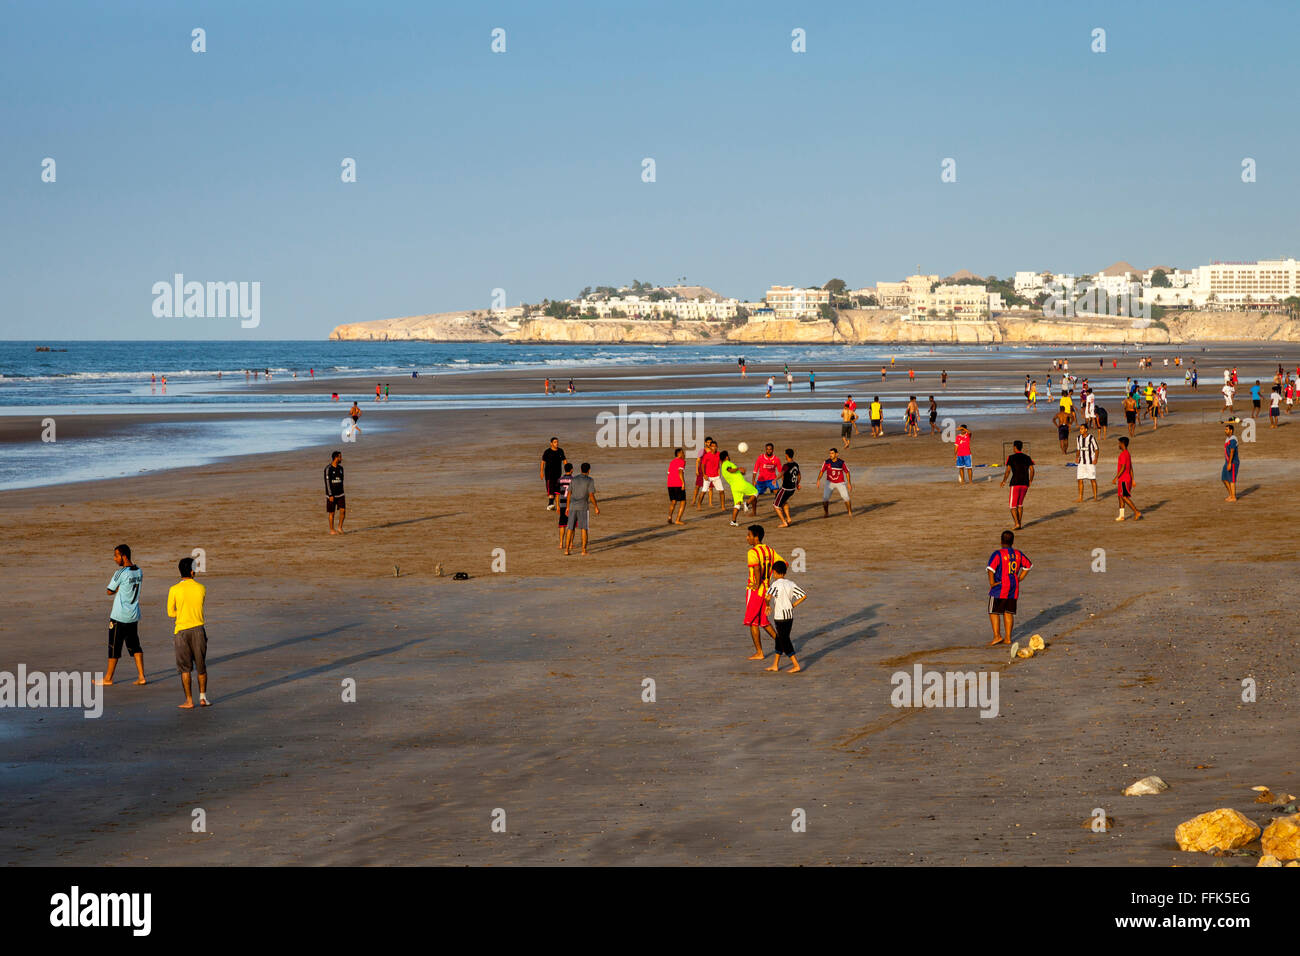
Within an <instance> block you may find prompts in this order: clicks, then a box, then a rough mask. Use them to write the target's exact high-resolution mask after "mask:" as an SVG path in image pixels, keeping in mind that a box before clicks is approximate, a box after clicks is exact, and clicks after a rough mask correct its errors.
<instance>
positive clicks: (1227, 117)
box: [0, 0, 1300, 340]
mask: <svg viewBox="0 0 1300 956" xmlns="http://www.w3.org/2000/svg"><path fill="white" fill-rule="evenodd" d="M194 27H202V28H204V29H205V30H206V31H207V52H206V53H203V54H197V53H193V52H191V49H190V44H191V38H190V31H191V30H192V29H193V28H194ZM496 27H501V28H503V29H504V30H505V31H506V52H505V53H503V54H494V53H492V52H491V49H490V44H491V31H492V30H493V29H494V28H496ZM1097 27H1100V28H1102V29H1104V30H1105V31H1106V46H1107V50H1106V52H1105V53H1093V52H1092V51H1091V43H1092V36H1091V35H1092V31H1093V29H1094V28H1097ZM795 28H801V29H803V30H804V31H806V36H807V52H806V53H801V54H796V53H794V52H792V51H791V31H792V30H793V29H795ZM1297 32H1300V5H1295V4H1284V3H1277V4H1268V3H1262V4H1261V3H1256V4H1251V5H1249V6H1247V7H1235V8H1234V7H1231V6H1224V5H1222V4H1204V3H1168V4H1165V3H1136V4H1134V3H1131V2H1130V3H1069V4H1065V3H1050V4H1043V3H1041V2H1039V3H998V4H989V5H975V4H969V3H964V4H963V3H951V4H949V3H928V4H909V3H895V4H889V5H865V4H861V3H844V4H840V3H823V4H817V3H783V4H775V3H754V2H749V3H674V2H655V3H650V4H611V3H608V2H603V3H591V4H578V3H557V4H543V3H538V2H530V3H517V4H516V3H497V4H493V3H484V4H477V3H476V4H456V5H452V4H445V5H444V4H433V3H409V4H406V3H401V4H381V3H376V4H374V7H373V8H372V7H371V6H370V5H368V4H365V3H338V2H330V0H322V2H314V3H309V4H308V3H302V4H299V3H270V2H262V3H245V2H223V3H196V4H186V5H184V6H183V7H182V6H181V5H179V4H174V3H170V4H169V3H131V2H123V3H114V4H95V5H91V4H77V3H59V4H54V3H35V2H29V3H6V4H5V5H4V6H3V8H0V82H2V86H0V89H3V91H4V92H3V96H0V130H3V140H2V143H3V145H2V147H0V223H3V230H2V232H0V289H2V290H3V298H0V339H2V338H20V339H49V340H53V339H80V338H108V339H114V338H143V339H173V338H177V339H183V338H195V339H225V338H239V337H243V336H248V337H254V338H266V339H289V338H323V337H325V336H326V335H328V334H329V331H330V330H331V329H332V328H333V327H334V326H335V325H337V324H339V323H343V322H357V321H365V320H369V319H378V318H386V317H391V316H398V315H411V314H419V313H424V312H435V311H446V310H452V309H466V308H486V307H487V306H488V305H489V304H490V301H491V296H492V290H493V289H495V288H503V289H505V290H506V297H507V302H508V303H509V304H511V305H514V304H517V303H518V302H520V301H529V302H536V301H539V300H540V299H542V298H543V297H544V296H549V297H566V296H571V295H574V294H576V293H577V292H578V291H579V290H580V289H581V288H582V287H583V286H585V285H596V284H614V285H617V284H620V283H623V282H630V281H631V280H632V279H634V278H637V279H642V280H649V281H654V282H658V283H670V282H672V281H673V280H675V279H676V278H677V277H679V276H686V277H687V279H688V281H689V282H692V283H702V284H706V285H709V286H711V287H713V288H714V289H717V290H718V291H719V292H722V293H724V294H727V295H735V296H738V297H741V298H751V297H758V296H760V295H761V294H762V292H763V291H764V290H765V289H766V288H767V287H768V286H769V285H770V284H773V283H787V284H789V283H793V284H801V285H802V284H817V285H820V284H822V283H824V282H825V281H826V280H827V279H829V278H831V277H833V276H838V277H841V278H844V279H845V280H847V281H848V282H849V283H850V285H851V286H853V287H858V286H861V285H867V284H872V283H874V282H876V281H877V280H881V279H898V278H902V277H903V276H904V275H906V274H908V273H911V272H912V271H914V269H915V267H916V266H917V265H918V264H919V265H921V266H922V268H923V269H924V270H925V271H928V272H937V273H940V274H948V273H951V272H954V271H956V270H957V269H960V268H967V269H970V270H972V271H974V272H976V273H979V274H981V275H983V274H987V273H989V272H994V273H996V274H998V275H1003V276H1005V275H1007V274H1009V273H1010V272H1012V271H1014V270H1016V269H1038V268H1050V269H1054V270H1059V271H1075V272H1088V271H1094V270H1096V269H1100V268H1102V267H1104V266H1107V265H1109V264H1110V263H1111V262H1113V261H1115V260H1117V259H1127V260H1128V261H1130V262H1132V263H1133V264H1134V265H1136V266H1138V267H1142V268H1145V267H1148V266H1151V265H1155V264H1167V265H1175V266H1182V267H1187V266H1191V265H1197V264H1201V263H1204V262H1208V261H1211V260H1212V259H1255V258H1265V257H1271V256H1277V255H1295V254H1297V252H1300V249H1297V245H1298V244H1300V243H1297V241H1296V229H1295V222H1296V213H1297V200H1298V199H1300V164H1298V163H1297V162H1296V160H1295V157H1296V156H1297V155H1300V149H1298V148H1297V147H1300V142H1297V140H1300V127H1298V125H1297V124H1296V123H1295V121H1294V120H1295V104H1294V95H1293V93H1292V91H1293V89H1294V86H1295V83H1294V78H1293V76H1292V75H1291V74H1292V65H1291V64H1292V61H1293V59H1294V37H1295V36H1296V35H1297ZM45 157H52V158H54V160H55V161H56V163H57V181H56V182H54V183H43V182H42V181H41V162H42V160H43V159H44V158H45ZM344 157H352V158H354V159H355V160H356V162H357V180H358V181H357V182H356V183H348V184H345V183H342V182H341V181H340V163H341V161H342V159H343V158H344ZM645 157H651V158H653V159H654V160H655V163H656V181H655V182H653V183H645V182H642V179H641V168H642V167H641V163H642V159H643V158H645ZM947 157H951V158H953V159H955V160H956V171H957V181H956V182H955V183H943V182H941V181H940V164H941V162H942V161H943V159H945V158H947ZM1245 157H1251V158H1253V159H1254V160H1255V161H1256V163H1257V181H1256V182H1254V183H1249V184H1247V183H1243V182H1242V181H1241V163H1242V160H1243V158H1245ZM177 272H181V273H183V274H184V275H185V277H186V278H187V279H189V280H198V281H208V280H213V281H258V282H260V283H261V285H262V306H261V308H262V319H261V325H260V326H259V327H258V328H256V329H249V330H244V329H241V328H240V327H239V323H238V321H237V320H230V319H215V318H201V319H200V318H191V319H178V318H155V317H154V316H153V314H152V312H151V306H152V304H153V296H152V293H151V287H152V285H153V283H155V282H158V281H170V279H171V277H172V275H173V274H174V273H177Z"/></svg>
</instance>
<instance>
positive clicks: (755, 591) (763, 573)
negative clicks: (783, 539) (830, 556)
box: [745, 524, 783, 661]
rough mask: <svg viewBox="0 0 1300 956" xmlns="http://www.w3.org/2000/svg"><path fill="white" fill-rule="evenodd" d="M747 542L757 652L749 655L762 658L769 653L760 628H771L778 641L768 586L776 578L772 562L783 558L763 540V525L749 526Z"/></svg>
mask: <svg viewBox="0 0 1300 956" xmlns="http://www.w3.org/2000/svg"><path fill="white" fill-rule="evenodd" d="M745 543H746V544H748V545H749V551H748V553H747V554H746V555H745V563H746V565H747V570H748V572H749V576H748V578H747V579H746V581H745V626H746V627H748V628H749V636H750V639H751V640H753V642H754V653H753V654H751V655H750V656H749V660H751V661H761V660H763V659H764V657H765V656H766V655H765V654H764V653H763V643H762V639H761V638H760V636H759V629H760V628H761V629H762V630H765V631H767V633H769V634H771V635H772V640H776V630H775V629H774V628H773V627H772V622H771V621H770V620H768V617H767V586H768V584H769V583H770V582H771V580H772V565H773V564H775V563H776V562H777V561H781V560H783V558H782V557H781V556H780V555H779V554H777V553H776V552H775V551H773V550H772V549H771V548H769V547H768V546H767V545H765V544H764V543H763V526H762V525H761V524H751V525H750V526H749V527H748V528H747V529H745Z"/></svg>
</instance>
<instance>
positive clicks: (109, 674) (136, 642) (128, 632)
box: [95, 544, 145, 687]
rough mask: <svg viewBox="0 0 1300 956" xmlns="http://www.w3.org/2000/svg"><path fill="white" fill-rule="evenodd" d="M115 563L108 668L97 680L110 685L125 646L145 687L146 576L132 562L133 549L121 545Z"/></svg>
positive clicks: (106, 685) (114, 551)
mask: <svg viewBox="0 0 1300 956" xmlns="http://www.w3.org/2000/svg"><path fill="white" fill-rule="evenodd" d="M113 563H115V564H116V565H117V568H118V569H117V571H115V572H114V573H113V576H112V577H111V578H110V579H109V581H108V591H107V593H108V595H109V596H110V597H111V598H113V610H112V611H111V612H110V613H109V615H108V667H107V668H106V669H105V671H104V676H103V677H102V678H99V679H97V680H96V681H95V683H96V684H98V685H100V686H101V687H108V686H111V685H112V683H113V675H114V674H115V673H116V672H117V662H118V661H119V660H121V657H122V647H123V645H125V646H126V652H127V653H128V654H130V655H131V656H132V657H133V658H135V670H136V674H137V677H136V681H135V682H136V683H137V684H143V683H144V682H145V677H144V652H143V650H142V649H141V647H140V629H139V622H140V587H141V585H142V583H143V582H144V574H143V572H141V570H140V569H139V568H138V567H137V566H136V565H135V563H134V562H133V561H132V560H131V548H130V547H129V546H128V545H125V544H119V545H118V546H117V547H116V548H114V549H113Z"/></svg>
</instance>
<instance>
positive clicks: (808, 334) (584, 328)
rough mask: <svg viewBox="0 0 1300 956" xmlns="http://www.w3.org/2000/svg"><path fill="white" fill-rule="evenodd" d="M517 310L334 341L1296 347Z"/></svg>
mask: <svg viewBox="0 0 1300 956" xmlns="http://www.w3.org/2000/svg"><path fill="white" fill-rule="evenodd" d="M519 312H520V310H518V309H512V310H507V311H506V312H505V313H488V312H442V313H437V314H434V315H413V316H407V317H405V318H400V319H380V320H379V321H376V322H354V323H351V324H348V325H340V326H339V327H338V328H336V329H335V330H334V331H333V332H332V333H330V338H331V339H340V340H351V341H372V342H384V341H403V340H411V341H425V342H496V341H501V340H503V339H504V340H506V341H511V342H579V343H581V342H590V343H597V344H605V343H608V344H615V343H619V342H628V343H645V344H656V345H659V344H670V343H692V342H723V341H728V342H739V343H753V344H764V343H768V344H776V343H783V342H791V343H808V344H837V345H855V344H858V343H866V342H879V343H930V344H935V345H943V344H952V345H989V344H1001V343H1025V344H1034V343H1043V344H1049V343H1050V344H1056V343H1079V344H1094V343H1096V344H1115V345H1118V344H1124V343H1128V344H1133V345H1163V344H1167V343H1184V342H1229V341H1236V342H1268V341H1277V342H1300V322H1298V321H1296V320H1293V319H1291V318H1289V317H1288V316H1286V315H1285V314H1282V313H1258V312H1249V313H1247V312H1178V313H1169V314H1168V315H1166V317H1165V319H1164V320H1163V324H1164V326H1165V328H1161V327H1160V326H1157V325H1154V324H1151V325H1147V326H1145V327H1140V328H1139V327H1135V325H1134V323H1133V321H1132V320H1128V319H1114V320H1108V319H1092V320H1086V319H1071V320H1064V319H1048V318H1042V317H1040V318H1038V319H1037V321H1035V320H1034V318H1033V317H1032V316H1030V315H1027V314H1016V315H1005V314H1004V315H997V316H994V317H992V318H988V319H982V320H974V321H952V322H950V321H944V320H939V319H935V320H927V321H924V322H907V321H903V320H901V319H900V317H899V314H898V313H897V312H893V311H880V310H870V309H847V310H844V311H841V312H839V313H837V314H836V316H835V319H834V320H833V321H830V320H824V319H818V320H814V321H807V322H802V321H797V320H793V319H789V320H786V319H782V320H776V319H761V320H758V321H753V320H751V321H749V322H747V323H745V324H744V325H739V326H736V327H734V328H727V327H724V326H721V325H719V324H717V323H705V322H677V323H676V324H674V323H672V322H667V321H664V322H644V321H635V320H624V321H619V320H613V321H611V320H604V321H594V320H589V319H551V318H545V317H537V318H531V319H522V317H521V316H520V315H519Z"/></svg>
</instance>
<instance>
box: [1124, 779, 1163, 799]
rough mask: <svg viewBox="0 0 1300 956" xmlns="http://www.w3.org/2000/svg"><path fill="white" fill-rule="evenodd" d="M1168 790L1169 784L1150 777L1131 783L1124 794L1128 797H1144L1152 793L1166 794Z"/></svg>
mask: <svg viewBox="0 0 1300 956" xmlns="http://www.w3.org/2000/svg"><path fill="white" fill-rule="evenodd" d="M1168 789H1169V784H1167V783H1165V782H1164V781H1163V780H1161V779H1160V778H1159V777H1156V776H1150V777H1143V778H1142V779H1141V780H1138V781H1136V782H1135V783H1130V784H1129V785H1128V786H1127V787H1125V788H1124V791H1123V793H1124V796H1126V797H1143V796H1147V795H1148V794H1152V793H1164V792H1165V791H1166V790H1168Z"/></svg>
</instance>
